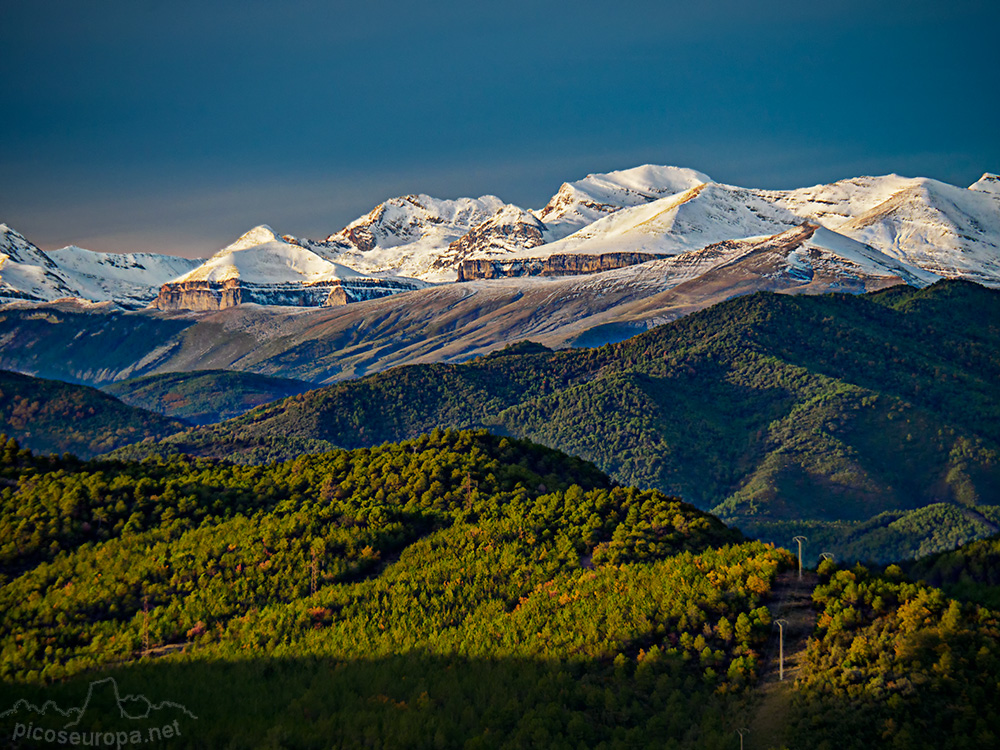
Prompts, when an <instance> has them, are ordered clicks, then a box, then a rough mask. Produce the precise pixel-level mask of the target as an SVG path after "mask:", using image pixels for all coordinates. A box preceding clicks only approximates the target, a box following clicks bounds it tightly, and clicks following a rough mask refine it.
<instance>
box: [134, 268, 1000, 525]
mask: <svg viewBox="0 0 1000 750" xmlns="http://www.w3.org/2000/svg"><path fill="white" fill-rule="evenodd" d="M998 320H1000V293H997V292H995V291H991V290H987V289H985V288H982V287H978V286H976V285H974V284H970V283H966V282H941V283H939V284H935V285H934V286H932V287H929V288H927V289H925V290H920V291H918V290H913V289H910V288H894V289H891V290H887V291H886V292H882V293H876V294H873V295H865V296H851V295H826V296H818V297H817V296H809V297H802V296H799V297H789V296H786V295H771V294H755V295H751V296H747V297H742V298H738V299H735V300H730V301H729V302H726V303H723V304H720V305H717V306H715V307H713V308H710V309H708V310H704V311H701V312H699V313H695V314H692V315H690V316H688V317H685V318H683V319H681V320H679V321H676V322H675V323H672V324H669V325H666V326H662V327H660V328H658V329H655V330H653V331H651V332H649V333H646V334H642V335H639V336H636V337H634V338H632V339H629V340H628V341H625V342H622V343H621V344H617V345H609V346H604V347H601V348H599V349H587V350H570V351H562V352H539V351H534V352H530V353H520V354H519V353H515V352H510V353H507V354H503V353H499V354H497V355H494V356H489V357H483V358H479V359H476V360H472V361H471V362H468V363H466V364H464V365H443V364H437V365H418V366H411V367H402V368H398V369H395V370H390V371H387V372H384V373H380V374H378V375H375V376H372V377H369V378H363V379H361V380H358V381H352V382H347V383H341V384H337V385H334V386H330V387H327V388H323V389H319V390H316V391H313V392H310V393H308V394H304V395H301V396H297V397H295V398H293V399H289V400H287V401H283V402H276V403H274V404H272V405H268V406H265V407H261V408H260V409H257V410H254V411H252V412H250V413H248V414H246V415H244V416H243V417H241V418H239V419H237V420H233V421H231V422H227V423H225V424H223V425H220V426H218V427H216V428H208V429H204V430H201V431H199V432H195V433H189V434H187V435H183V436H178V438H176V439H173V440H171V441H168V442H167V443H165V444H162V445H161V447H160V448H157V450H167V451H170V450H188V451H193V452H196V453H202V454H205V455H225V454H226V453H227V452H230V451H233V450H237V449H240V446H241V445H242V446H250V445H254V444H255V443H256V442H257V441H273V440H274V439H276V438H277V437H279V436H293V437H301V438H310V439H322V440H328V441H331V442H333V443H335V444H337V445H341V446H345V447H354V446H362V445H372V444H378V443H380V442H382V441H385V440H398V439H404V438H407V437H412V436H415V435H417V434H419V433H421V432H423V431H426V430H428V429H431V428H433V427H434V426H438V425H442V426H443V425H448V426H471V425H482V426H487V427H489V428H490V429H493V430H499V431H504V432H509V433H511V434H514V435H518V436H523V437H527V438H529V439H532V440H535V441H537V442H540V443H543V444H546V445H550V446H553V447H557V448H559V449H560V450H565V451H567V452H569V453H572V454H575V455H579V456H581V457H583V458H586V459H588V460H591V461H594V462H595V463H596V464H597V465H598V466H600V467H602V468H603V469H605V470H606V471H608V472H609V473H611V474H612V475H613V476H614V477H615V478H616V479H618V480H619V481H622V482H626V483H629V484H634V485H638V486H651V487H657V488H660V489H663V490H664V491H668V492H671V493H676V494H679V495H681V496H683V497H685V498H686V499H688V500H689V501H691V502H694V503H695V504H697V505H699V506H701V507H705V508H711V507H715V508H716V512H719V513H722V514H723V515H724V517H726V518H728V519H729V520H730V521H732V522H735V523H738V524H740V525H747V526H749V527H750V528H759V526H760V524H766V523H770V522H777V521H788V520H795V519H798V520H801V521H807V520H809V521H822V522H831V523H832V522H839V521H844V520H851V521H860V520H865V519H868V518H871V517H873V516H875V515H877V514H879V513H882V512H886V511H890V510H911V509H917V508H920V507H923V506H924V505H928V504H932V503H935V502H940V501H946V502H954V503H966V504H983V505H991V504H1000V497H997V488H998V487H1000V460H998V457H1000V451H998V446H1000V427H998V425H1000V398H998V396H1000V393H998V385H997V384H998V383H1000V356H998V341H1000V328H998V324H997V323H996V321H998ZM149 449H150V447H149V446H146V447H138V448H135V449H129V450H130V451H133V452H132V453H129V452H128V451H126V453H125V455H141V454H142V453H143V452H144V451H148V450H149Z"/></svg>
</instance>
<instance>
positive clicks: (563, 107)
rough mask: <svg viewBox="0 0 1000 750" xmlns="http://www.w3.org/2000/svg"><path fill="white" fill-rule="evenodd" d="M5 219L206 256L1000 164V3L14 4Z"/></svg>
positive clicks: (3, 174)
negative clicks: (472, 199) (621, 199)
mask: <svg viewBox="0 0 1000 750" xmlns="http://www.w3.org/2000/svg"><path fill="white" fill-rule="evenodd" d="M2 18H3V22H2V27H0V101H3V103H4V104H5V109H4V116H3V117H2V118H0V221H6V222H7V223H9V224H10V225H12V226H13V227H14V228H16V229H18V230H19V231H21V232H22V233H24V234H25V235H27V236H28V238H29V239H32V240H33V241H35V242H36V243H37V244H39V245H41V246H42V247H46V248H53V247H58V246H61V245H65V244H70V243H74V244H79V245H83V246H85V247H89V248H91V249H94V250H116V251H117V250H155V251H158V252H180V253H184V254H190V255H207V254H210V253H211V252H214V251H215V250H216V249H218V248H219V247H221V246H222V245H224V244H226V243H227V242H229V241H231V240H232V239H233V238H234V237H235V236H237V235H239V234H240V233H241V232H243V231H245V230H246V229H249V228H250V227H251V226H253V225H255V224H258V223H268V224H271V225H272V226H273V227H274V228H275V229H276V230H278V231H280V232H287V233H291V234H298V235H302V236H323V235H325V234H328V233H330V232H333V231H336V230H337V229H339V228H341V227H342V226H343V225H344V224H345V223H347V222H348V221H350V220H352V219H353V218H355V217H357V216H358V215H360V214H362V213H365V212H366V211H368V210H370V209H371V208H372V207H373V206H374V205H375V204H376V203H378V202H379V201H381V200H384V199H385V198H388V197H391V196H393V195H399V194H404V193H411V192H425V193H430V194H432V195H436V196H438V197H443V198H449V197H458V196H461V195H481V194H484V193H494V194H496V195H499V196H500V197H501V198H503V199H505V200H508V201H511V202H514V203H518V204H519V205H522V206H525V207H539V206H541V205H542V204H543V203H544V202H545V201H546V200H547V199H548V197H549V196H550V195H551V194H552V193H553V192H555V190H556V189H557V188H558V187H559V184H560V183H561V182H563V181H566V180H573V179H579V178H580V177H583V176H584V175H586V174H587V173H588V172H599V171H608V170H611V169H622V168H627V167H631V166H636V165H638V164H643V163H647V162H653V163H660V164H674V165H678V166H689V167H693V168H695V169H699V170H701V171H703V172H707V173H708V174H709V175H711V176H712V177H713V178H714V179H716V180H719V181H723V182H728V183H732V184H739V185H747V186H757V187H776V188H777V187H800V186H803V185H809V184H815V183H818V182H829V181H832V180H836V179H840V178H843V177H851V176H856V175H859V174H873V173H875V174H882V173H886V172H897V173H900V174H905V175H909V176H916V175H921V176H927V177H935V178H937V179H941V180H945V181H948V182H952V183H955V184H960V185H968V184H969V183H971V182H973V181H975V180H976V179H977V178H978V177H979V175H980V174H981V173H982V172H983V171H993V172H996V171H1000V136H998V133H1000V44H998V39H1000V3H997V2H995V0H991V1H990V2H963V0H952V1H951V2H948V3H945V2H941V1H940V0H936V1H935V2H925V1H923V0H912V1H911V2H896V0H882V1H881V2H873V1H872V2H854V1H852V0H845V1H838V0H827V1H826V2H822V3H811V2H802V0H798V1H796V2H770V3H768V2H758V3H751V2H746V1H745V0H743V1H740V2H737V1H735V0H733V1H731V0H702V1H701V2H698V3H695V2H684V3H675V2H669V1H667V0H659V2H628V1H627V0H624V1H623V2H620V3H618V4H613V3H610V2H608V1H607V0H601V2H589V1H581V0H574V1H573V2H548V3H545V2H541V1H538V2H532V3H528V2H519V1H517V0H515V1H510V0H508V1H506V2H483V1H480V2H463V3H458V2H440V3H434V2H423V3H420V2H412V0H411V1H410V2H395V1H380V0H369V1H368V2H366V3H364V4H362V3H357V2H351V3H336V2H333V3H331V2H307V1H305V0H285V1H284V2H280V3H278V2H270V1H269V2H257V1H256V0H241V1H240V2H228V1H227V2H208V1H207V0H201V1H200V2H189V1H188V0H170V1H169V2H168V1H166V0H130V1H129V2H118V1H117V0H102V2H100V3H92V2H80V0H72V1H71V2H55V1H52V0H32V2H19V3H14V2H12V1H11V0H3V14H2Z"/></svg>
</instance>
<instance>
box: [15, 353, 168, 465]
mask: <svg viewBox="0 0 1000 750" xmlns="http://www.w3.org/2000/svg"><path fill="white" fill-rule="evenodd" d="M184 426H185V425H184V424H183V423H181V422H178V421H177V420H176V419H168V418H167V417H164V416H161V415H159V414H154V413H152V412H149V411H146V410H145V409H137V408H134V407H132V406H127V405H125V404H123V403H122V402H121V401H119V400H117V399H115V398H112V397H111V396H108V395H106V394H104V393H101V392H100V391H99V390H97V389H96V388H91V387H89V386H85V385H72V384H70V383H62V382H60V381H56V380H43V379H41V378H33V377H30V376H28V375H21V374H20V373H16V372H9V371H7V370H0V432H2V433H5V434H6V435H8V436H12V437H15V438H17V439H18V440H19V441H20V442H21V443H23V444H24V445H25V446H27V447H29V448H31V449H33V450H37V451H44V452H48V453H62V452H70V453H73V454H76V455H79V456H84V457H89V456H94V455H97V454H98V453H106V452H107V451H110V450H114V449H115V448H118V447H119V446H123V445H128V444H130V443H135V442H138V441H140V440H145V439H146V438H161V437H165V436H167V435H171V434H173V433H176V432H177V431H178V430H181V429H183V428H184Z"/></svg>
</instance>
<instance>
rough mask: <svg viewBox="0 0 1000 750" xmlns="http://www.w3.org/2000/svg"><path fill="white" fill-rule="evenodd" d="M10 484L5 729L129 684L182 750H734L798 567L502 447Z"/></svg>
mask: <svg viewBox="0 0 1000 750" xmlns="http://www.w3.org/2000/svg"><path fill="white" fill-rule="evenodd" d="M3 472H4V476H5V478H6V479H7V485H6V486H5V488H4V489H3V494H2V498H3V509H2V510H3V513H2V521H3V524H4V528H3V529H0V532H2V533H0V539H4V540H5V543H4V546H3V548H2V557H0V561H2V571H3V573H2V575H3V579H2V581H0V584H2V585H0V674H2V677H3V680H4V682H3V686H2V690H0V706H3V707H6V706H10V705H12V704H13V703H14V701H15V700H16V699H18V698H25V699H28V700H34V701H37V702H38V703H41V700H40V699H42V698H43V697H44V699H45V700H55V701H56V702H57V703H59V704H60V705H64V706H65V705H74V704H73V701H74V700H76V702H77V703H76V704H77V705H78V704H79V700H80V695H81V694H85V693H86V689H87V684H88V682H90V681H92V680H93V679H96V678H97V677H106V676H108V675H112V676H114V677H115V678H116V680H117V681H118V683H119V685H120V686H121V687H122V689H123V690H128V691H129V692H140V693H142V694H144V695H148V696H155V697H157V698H158V699H160V700H163V699H170V700H174V701H179V702H182V703H184V704H185V705H186V706H188V707H189V708H191V709H192V710H193V711H194V712H195V713H196V714H197V715H198V719H197V722H195V721H193V720H192V721H187V720H184V722H183V723H184V734H183V737H184V738H185V739H181V740H180V741H179V742H178V743H176V744H177V746H182V747H205V746H227V747H268V746H275V745H281V746H286V747H312V746H317V745H322V744H324V743H328V742H329V741H330V737H335V738H336V744H337V746H341V747H366V746H371V745H372V744H374V745H377V746H380V747H399V748H404V747H440V746H444V747H516V746H545V747H556V746H577V745H580V744H583V745H585V746H588V747H597V746H600V745H601V743H605V744H606V746H608V747H615V746H623V747H624V746H627V747H637V746H638V747H647V746H657V747H663V746H664V745H666V746H668V747H691V748H694V747H698V748H703V747H709V748H711V747H719V748H722V747H726V746H728V743H729V742H730V740H731V736H732V728H733V727H732V726H730V725H731V724H732V723H733V722H734V721H738V719H737V718H736V716H735V714H734V710H735V708H736V707H738V706H739V705H741V702H742V700H743V698H744V691H745V689H746V687H747V686H748V685H751V684H752V683H753V681H754V679H755V676H756V673H757V668H758V659H759V653H760V650H761V648H762V646H763V644H764V642H765V640H766V638H767V634H768V632H769V626H770V618H769V614H768V612H767V610H766V609H765V608H764V607H763V604H764V601H765V599H766V596H767V594H768V592H769V590H770V587H771V584H772V582H773V580H774V577H775V575H776V573H777V571H778V570H779V569H780V568H781V567H783V566H784V567H787V566H788V565H789V564H790V562H791V558H790V556H789V555H788V553H787V552H784V551H781V550H775V549H774V548H772V547H769V546H766V545H763V544H761V543H759V542H748V541H746V540H745V538H743V537H742V535H740V534H739V533H738V532H734V531H732V530H730V529H727V528H726V527H725V526H723V525H722V524H721V523H719V522H718V520H716V519H714V518H712V517H711V516H707V515H705V514H704V513H701V512H699V511H697V510H695V509H694V508H693V507H692V506H690V505H686V504H683V503H681V502H679V501H677V500H676V499H675V498H670V497H667V496H665V495H663V494H661V493H659V492H656V491H639V490H636V489H632V488H620V487H611V486H610V483H609V481H608V480H607V478H606V477H605V476H603V475H602V474H601V473H600V472H598V471H596V470H595V469H594V468H593V467H592V466H589V465H587V464H584V463H582V462H581V461H579V460H577V459H572V458H569V457H567V456H563V455H561V454H558V453H555V452H553V451H550V450H548V449H545V448H541V447H540V446H533V445H531V444H527V443H523V442H520V441H512V440H508V439H506V438H499V437H494V436H491V435H489V434H487V433H485V432H462V433H452V432H449V433H439V432H435V433H432V434H431V435H428V436H424V437H421V438H418V439H417V440H414V441H410V442H406V443H402V444H396V445H384V446H380V447H378V448H373V449H359V450H354V451H350V452H348V451H336V452H333V453H329V454H325V455H320V456H308V457H301V458H299V459H297V460H295V461H291V462H288V463H285V464H277V465H273V466H270V467H260V466H233V465H225V464H218V463H215V462H211V461H204V460H199V461H192V460H189V459H176V460H174V461H172V462H170V463H161V462H156V461H154V462H148V463H144V464H121V463H116V462H91V463H85V464H81V463H77V462H71V461H66V460H56V459H38V458H31V457H29V456H26V455H25V454H24V453H23V452H20V453H19V452H17V451H16V450H14V448H13V447H12V449H11V451H8V454H6V455H5V457H4V463H3ZM12 483H13V484H12ZM146 639H148V641H149V646H150V649H151V651H150V652H149V654H147V655H145V656H144V655H143V654H144V651H145V643H144V641H145V640H146ZM74 696H75V698H74ZM19 716H21V718H22V719H24V718H25V717H24V716H23V715H21V714H19ZM182 718H183V717H182ZM32 720H33V721H38V722H42V723H44V721H45V720H44V718H40V717H38V716H35V715H32ZM8 729H9V728H8V727H6V726H4V731H7V730H8ZM7 736H11V735H10V734H9V733H8V734H7Z"/></svg>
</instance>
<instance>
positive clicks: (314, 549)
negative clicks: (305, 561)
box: [310, 547, 316, 596]
mask: <svg viewBox="0 0 1000 750" xmlns="http://www.w3.org/2000/svg"><path fill="white" fill-rule="evenodd" d="M310 567H311V568H312V593H313V595H314V596H315V594H316V548H315V547H313V549H312V565H311V566H310Z"/></svg>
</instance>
